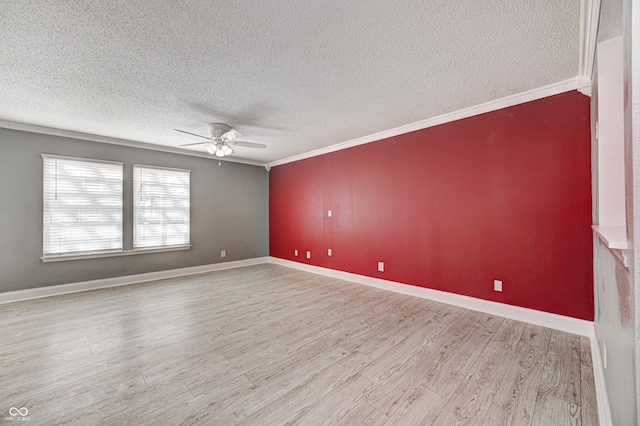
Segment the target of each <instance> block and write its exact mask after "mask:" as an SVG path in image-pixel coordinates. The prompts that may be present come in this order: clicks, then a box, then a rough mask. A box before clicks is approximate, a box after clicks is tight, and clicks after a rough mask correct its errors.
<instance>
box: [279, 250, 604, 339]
mask: <svg viewBox="0 0 640 426" xmlns="http://www.w3.org/2000/svg"><path fill="white" fill-rule="evenodd" d="M269 263H273V264H275V265H280V266H286V267H289V268H294V269H298V270H301V271H306V272H311V273H314V274H318V275H324V276H326V277H330V278H338V279H341V280H345V281H350V282H353V283H357V284H364V285H367V286H370V287H376V288H379V289H383V290H388V291H392V292H394V293H400V294H406V295H409V296H415V297H419V298H421V299H428V300H433V301H435V302H441V303H446V304H448V305H454V306H459V307H461V308H465V309H471V310H473V311H478V312H484V313H486V314H491V315H496V316H500V317H504V318H509V319H512V320H516V321H523V322H527V323H530V324H535V325H539V326H542V327H547V328H552V329H554V330H559V331H564V332H566V333H572V334H578V335H580V336H586V337H589V338H591V337H592V336H593V322H592V321H585V320H581V319H577V318H572V317H567V316H564V315H558V314H552V313H549V312H542V311H537V310H535V309H529V308H522V307H520V306H513V305H507V304H504V303H498V302H492V301H489V300H484V299H478V298H475V297H470V296H462V295H459V294H455V293H449V292H446V291H440V290H433V289H430V288H425V287H418V286H415V285H410V284H402V283H398V282H395V281H388V280H383V279H380V278H372V277H367V276H364V275H358V274H352V273H350V272H343V271H337V270H334V269H328V268H322V267H320V266H313V265H308V264H305V263H299V262H293V261H290V260H285V259H279V258H277V257H269Z"/></svg>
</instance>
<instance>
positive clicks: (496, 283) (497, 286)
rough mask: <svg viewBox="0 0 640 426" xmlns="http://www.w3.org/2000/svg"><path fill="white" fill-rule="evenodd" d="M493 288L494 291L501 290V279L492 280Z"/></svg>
mask: <svg viewBox="0 0 640 426" xmlns="http://www.w3.org/2000/svg"><path fill="white" fill-rule="evenodd" d="M493 289H494V290H495V291H502V281H500V280H493Z"/></svg>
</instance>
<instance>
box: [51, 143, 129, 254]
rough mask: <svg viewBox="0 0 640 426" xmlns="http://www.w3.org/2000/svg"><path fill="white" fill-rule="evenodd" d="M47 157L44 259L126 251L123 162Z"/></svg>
mask: <svg viewBox="0 0 640 426" xmlns="http://www.w3.org/2000/svg"><path fill="white" fill-rule="evenodd" d="M42 158H43V176H44V178H43V225H44V226H43V258H44V257H47V256H65V255H78V254H86V253H101V252H111V251H120V250H122V163H118V162H111V161H100V160H87V159H82V158H74V157H62V156H56V155H49V154H42Z"/></svg>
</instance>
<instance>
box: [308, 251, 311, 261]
mask: <svg viewBox="0 0 640 426" xmlns="http://www.w3.org/2000/svg"><path fill="white" fill-rule="evenodd" d="M307 259H311V252H310V251H307Z"/></svg>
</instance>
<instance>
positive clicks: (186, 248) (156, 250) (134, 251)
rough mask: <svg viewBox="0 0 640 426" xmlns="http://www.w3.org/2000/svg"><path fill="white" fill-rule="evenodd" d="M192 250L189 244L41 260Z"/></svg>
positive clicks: (54, 260) (42, 258)
mask: <svg viewBox="0 0 640 426" xmlns="http://www.w3.org/2000/svg"><path fill="white" fill-rule="evenodd" d="M190 249H191V244H187V245H183V246H171V247H154V248H148V249H134V250H122V251H113V252H108V253H85V254H77V255H61V256H42V257H41V258H40V260H42V262H43V263H49V262H64V261H67V260H82V259H99V258H104V257H119V256H133V255H136V254H151V253H163V252H166V251H178V250H190Z"/></svg>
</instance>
